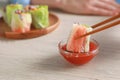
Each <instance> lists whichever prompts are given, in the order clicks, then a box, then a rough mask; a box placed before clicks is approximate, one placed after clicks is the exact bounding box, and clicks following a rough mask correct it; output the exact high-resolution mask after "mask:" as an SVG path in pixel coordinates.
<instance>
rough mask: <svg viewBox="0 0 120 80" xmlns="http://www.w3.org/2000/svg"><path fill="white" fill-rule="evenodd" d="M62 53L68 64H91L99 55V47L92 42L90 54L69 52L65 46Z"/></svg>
mask: <svg viewBox="0 0 120 80" xmlns="http://www.w3.org/2000/svg"><path fill="white" fill-rule="evenodd" d="M60 53H61V55H62V56H63V57H64V58H65V59H66V60H67V61H68V62H70V63H72V64H75V65H81V64H85V63H87V62H89V61H90V60H91V59H92V58H93V57H94V56H95V55H96V54H97V53H98V45H97V44H96V43H94V42H90V51H89V52H87V53H86V52H82V53H74V52H69V51H67V50H66V44H65V45H63V46H62V47H61V50H60Z"/></svg>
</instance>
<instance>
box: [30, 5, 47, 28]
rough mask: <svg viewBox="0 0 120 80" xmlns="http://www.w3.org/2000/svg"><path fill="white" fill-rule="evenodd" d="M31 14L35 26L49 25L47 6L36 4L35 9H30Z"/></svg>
mask: <svg viewBox="0 0 120 80" xmlns="http://www.w3.org/2000/svg"><path fill="white" fill-rule="evenodd" d="M30 12H31V14H32V19H33V25H34V26H35V27H36V28H38V29H39V28H46V27H48V25H49V12H48V6H46V5H44V6H37V9H35V10H31V11H30Z"/></svg>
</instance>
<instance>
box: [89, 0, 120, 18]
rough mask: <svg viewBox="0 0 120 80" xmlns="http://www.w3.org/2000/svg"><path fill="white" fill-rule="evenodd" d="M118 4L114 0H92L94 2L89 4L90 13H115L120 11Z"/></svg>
mask: <svg viewBox="0 0 120 80" xmlns="http://www.w3.org/2000/svg"><path fill="white" fill-rule="evenodd" d="M119 8H120V6H119V5H118V4H117V3H115V1H114V0H110V1H109V0H104V1H102V0H94V3H92V5H90V6H89V12H90V13H91V14H98V15H110V16H111V15H117V14H119V13H120V9H119Z"/></svg>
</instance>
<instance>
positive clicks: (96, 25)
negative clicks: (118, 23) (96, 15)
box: [91, 14, 120, 28]
mask: <svg viewBox="0 0 120 80" xmlns="http://www.w3.org/2000/svg"><path fill="white" fill-rule="evenodd" d="M117 18H120V14H118V15H116V16H113V17H111V18H108V19H106V20H104V21H102V22H99V23H97V24H95V25H93V26H91V27H92V28H96V27H98V26H101V25H103V24H106V23H108V22H110V21H113V20H115V19H117Z"/></svg>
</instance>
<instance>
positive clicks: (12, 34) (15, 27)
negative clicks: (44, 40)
mask: <svg viewBox="0 0 120 80" xmlns="http://www.w3.org/2000/svg"><path fill="white" fill-rule="evenodd" d="M0 13H1V14H2V17H1V18H0V37H5V38H9V39H30V38H35V37H40V36H43V35H46V34H49V33H50V32H52V31H54V30H55V29H56V28H57V27H58V26H59V23H60V20H59V18H58V17H57V16H56V15H55V14H53V13H49V11H48V6H47V5H28V6H26V7H23V6H22V5H20V4H10V5H7V6H6V7H5V8H4V9H3V8H1V9H0Z"/></svg>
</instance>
